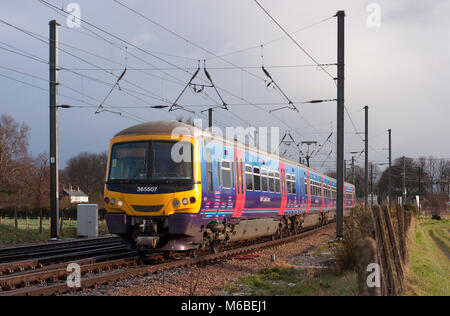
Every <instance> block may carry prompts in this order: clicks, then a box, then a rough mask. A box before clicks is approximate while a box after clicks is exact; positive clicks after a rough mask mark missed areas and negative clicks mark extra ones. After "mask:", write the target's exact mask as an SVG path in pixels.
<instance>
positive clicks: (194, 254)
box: [189, 249, 199, 258]
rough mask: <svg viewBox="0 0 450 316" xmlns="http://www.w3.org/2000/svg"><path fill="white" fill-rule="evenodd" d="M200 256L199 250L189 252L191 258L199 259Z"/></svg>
mask: <svg viewBox="0 0 450 316" xmlns="http://www.w3.org/2000/svg"><path fill="white" fill-rule="evenodd" d="M198 254H199V250H198V249H191V250H190V251H189V256H190V257H191V258H197V257H198Z"/></svg>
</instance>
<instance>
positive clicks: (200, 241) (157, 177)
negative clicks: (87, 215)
mask: <svg viewBox="0 0 450 316" xmlns="http://www.w3.org/2000/svg"><path fill="white" fill-rule="evenodd" d="M344 187H345V198H344V199H345V201H344V204H345V207H344V208H345V211H346V212H348V210H349V209H351V208H353V207H354V206H355V203H356V196H355V186H354V185H352V184H350V183H345V185H344ZM336 191H337V190H336V180H335V179H333V178H331V177H328V176H326V175H324V174H321V173H320V172H318V171H315V170H313V169H311V168H308V167H306V166H305V165H303V164H300V163H297V162H295V161H292V160H290V159H287V158H285V157H281V156H279V155H275V154H272V153H269V152H267V151H262V150H261V149H260V148H258V147H257V146H250V145H249V144H246V143H245V142H239V141H238V140H237V139H228V138H226V137H223V136H222V135H219V134H217V133H213V132H212V131H210V130H203V129H201V128H199V127H196V126H191V125H188V124H184V123H182V122H177V121H154V122H148V123H143V124H140V125H136V126H132V127H130V128H127V129H125V130H123V131H121V132H119V133H117V134H116V135H115V136H114V137H113V138H112V139H111V142H110V148H109V156H108V164H107V171H106V182H105V190H104V200H105V208H106V211H107V212H106V216H105V219H106V223H107V226H108V230H109V232H110V233H111V234H115V235H119V236H121V237H122V238H123V240H124V241H125V242H127V243H128V244H129V245H130V247H133V248H134V249H139V250H148V251H159V252H163V253H173V252H189V253H192V254H195V253H197V252H198V251H200V250H205V249H206V250H208V251H211V252H217V251H218V249H220V248H221V247H223V246H226V245H227V244H229V243H234V242H243V241H247V240H253V239H258V238H263V237H267V238H273V239H275V238H282V237H283V236H289V235H292V234H297V233H299V232H300V231H302V230H304V229H307V228H310V227H314V226H319V225H324V224H327V223H329V222H331V221H333V220H334V219H335V217H336V197H337V194H336Z"/></svg>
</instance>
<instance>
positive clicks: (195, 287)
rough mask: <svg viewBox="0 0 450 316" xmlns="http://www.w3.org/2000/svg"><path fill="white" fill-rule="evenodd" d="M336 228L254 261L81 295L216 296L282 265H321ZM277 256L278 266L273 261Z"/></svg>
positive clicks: (156, 276)
mask: <svg viewBox="0 0 450 316" xmlns="http://www.w3.org/2000/svg"><path fill="white" fill-rule="evenodd" d="M335 236H336V235H335V226H334V225H329V226H327V227H324V228H322V229H320V230H318V231H317V233H315V234H313V235H310V236H307V237H304V238H302V239H299V240H296V241H294V242H291V243H288V244H284V245H282V246H280V247H278V248H276V249H267V250H262V251H261V252H258V253H256V254H257V255H258V257H256V258H255V259H251V260H240V259H231V260H224V261H221V262H219V263H216V264H212V265H207V266H199V267H194V268H192V267H191V268H180V269H174V270H170V271H165V272H164V273H163V272H160V273H156V274H153V275H149V276H146V277H138V278H134V279H131V280H126V281H119V282H116V283H114V284H113V285H111V286H103V287H100V288H98V289H96V290H88V291H86V292H83V293H78V294H77V295H106V296H196V295H198V296H216V295H223V294H224V290H223V289H224V287H225V285H226V284H229V283H230V282H232V281H233V280H236V279H238V278H241V277H245V276H248V275H251V274H254V273H257V272H258V271H260V270H261V269H264V268H270V267H273V266H274V265H276V264H280V263H288V264H289V263H291V262H294V261H295V262H297V263H298V261H299V260H300V261H302V262H304V265H320V264H321V262H320V260H321V259H320V258H319V257H318V259H317V260H311V259H309V258H312V257H313V254H314V253H315V252H316V251H317V247H318V246H319V245H320V244H323V243H326V242H328V241H331V240H333V239H334V238H335ZM272 256H275V262H273V261H272Z"/></svg>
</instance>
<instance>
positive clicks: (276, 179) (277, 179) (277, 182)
mask: <svg viewBox="0 0 450 316" xmlns="http://www.w3.org/2000/svg"><path fill="white" fill-rule="evenodd" d="M275 189H276V192H277V193H280V173H279V172H275Z"/></svg>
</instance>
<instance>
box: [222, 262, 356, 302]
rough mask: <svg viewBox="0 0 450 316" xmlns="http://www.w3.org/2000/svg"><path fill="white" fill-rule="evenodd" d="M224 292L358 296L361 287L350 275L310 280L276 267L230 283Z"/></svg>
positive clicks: (324, 276) (293, 271)
mask: <svg viewBox="0 0 450 316" xmlns="http://www.w3.org/2000/svg"><path fill="white" fill-rule="evenodd" d="M224 290H225V292H226V294H227V295H250V296H355V295H357V293H358V286H357V280H356V274H354V273H350V272H348V273H344V274H342V275H334V274H324V275H322V276H319V277H315V278H308V277H306V276H305V275H304V273H302V272H301V271H299V270H298V269H295V268H287V267H280V266H275V267H273V268H268V269H263V270H261V271H260V272H259V273H257V274H255V275H250V276H246V277H243V278H240V279H238V280H236V281H234V282H232V283H228V284H227V285H226V286H225V288H224Z"/></svg>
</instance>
